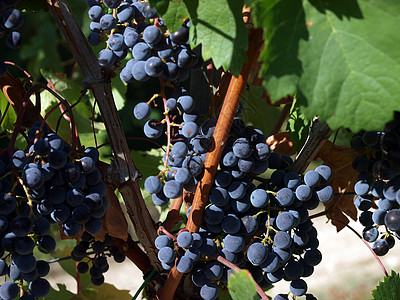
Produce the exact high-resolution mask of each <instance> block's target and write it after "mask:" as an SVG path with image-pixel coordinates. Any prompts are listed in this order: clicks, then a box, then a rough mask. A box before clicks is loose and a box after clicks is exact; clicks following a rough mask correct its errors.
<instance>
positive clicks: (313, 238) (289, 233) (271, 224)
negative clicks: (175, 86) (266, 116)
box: [134, 89, 334, 300]
mask: <svg viewBox="0 0 400 300" xmlns="http://www.w3.org/2000/svg"><path fill="white" fill-rule="evenodd" d="M165 108H166V110H165V114H167V115H168V116H169V117H170V118H171V119H172V120H174V121H173V122H174V124H179V125H178V128H176V127H173V129H175V130H172V133H171V140H172V145H171V148H170V149H169V152H168V156H167V154H166V155H165V157H164V161H165V160H167V163H166V166H167V170H164V172H161V173H160V174H159V175H157V176H150V177H148V178H147V179H146V180H145V183H144V187H145V189H146V191H148V192H149V193H151V194H152V199H153V202H154V203H155V204H156V205H166V204H168V202H169V199H170V198H177V197H179V196H180V195H181V194H182V192H183V190H184V189H185V190H188V191H192V192H193V191H195V188H196V185H197V183H198V181H199V180H200V178H201V176H202V172H203V165H204V161H205V158H206V155H207V152H209V151H211V150H212V148H211V147H212V145H213V143H212V136H213V133H214V130H215V126H216V120H215V119H212V118H208V119H205V120H202V119H201V118H200V116H199V115H198V114H197V113H196V111H195V103H194V100H193V98H192V97H191V96H190V95H189V94H188V93H187V92H186V91H185V90H182V89H181V90H178V92H175V93H173V95H172V96H171V97H170V98H168V99H166V102H165ZM150 114H151V107H150V105H149V103H145V102H140V103H138V104H137V105H136V106H135V108H134V115H135V117H136V118H137V119H139V120H147V119H148V118H149V117H150ZM181 120H182V122H179V121H181ZM164 132H165V122H164V121H158V120H147V121H146V123H145V125H144V133H145V135H146V136H147V137H148V138H150V139H155V138H158V137H160V136H161V135H162V134H163V133H164ZM265 141H266V137H265V135H264V134H263V133H262V131H260V130H258V129H254V128H251V127H247V126H245V124H244V122H243V121H242V120H241V119H240V118H239V117H235V118H234V120H233V126H232V129H231V132H230V135H229V138H228V141H227V142H226V146H225V148H224V152H223V155H222V158H221V161H220V164H219V167H218V171H217V173H216V176H215V180H214V184H213V187H212V188H211V191H210V195H209V199H208V203H207V206H206V208H205V210H204V218H203V224H202V225H201V227H200V229H199V232H198V233H190V232H188V231H186V230H182V231H181V232H179V233H178V235H177V237H176V238H175V237H174V236H169V235H160V236H159V237H157V239H156V240H155V245H156V247H157V248H158V249H159V252H158V258H159V260H160V262H161V264H162V266H163V267H164V269H165V270H170V269H172V268H173V267H174V266H176V268H177V270H178V271H179V272H181V273H188V274H190V276H191V279H192V281H193V283H194V285H196V286H197V287H199V288H200V295H201V297H202V298H203V299H206V300H208V299H216V297H217V295H218V288H219V287H221V286H224V285H226V283H227V281H228V279H229V278H228V277H229V276H228V274H229V272H230V269H229V268H227V267H226V266H224V265H223V264H221V263H220V262H219V261H216V260H215V257H216V256H222V257H224V258H225V259H227V260H228V261H230V262H231V263H233V264H236V265H238V266H240V267H242V268H245V269H248V270H250V272H251V273H252V274H253V277H254V279H255V280H256V282H257V283H259V284H260V286H261V287H263V288H268V287H270V286H271V285H272V284H273V283H274V282H277V281H279V280H281V279H285V280H288V281H290V282H291V284H290V290H291V293H292V294H293V295H295V296H301V295H305V294H306V292H307V284H306V282H305V281H304V280H303V279H302V277H308V276H310V275H311V274H312V273H313V270H314V266H316V265H317V264H319V263H320V261H321V259H322V255H321V252H320V251H319V250H318V239H317V231H316V229H315V227H314V226H313V223H312V221H311V220H310V219H309V213H308V211H309V210H312V209H315V208H316V207H317V206H318V205H319V203H320V202H323V203H327V202H329V201H331V199H332V198H333V196H334V192H333V189H332V187H331V186H329V185H328V182H329V181H330V179H331V178H332V171H331V169H330V168H329V167H328V166H325V165H321V166H318V167H317V168H316V169H315V170H310V171H308V172H307V173H305V174H304V177H302V176H300V175H299V174H297V173H295V172H292V171H291V166H292V163H293V161H292V159H291V158H290V157H289V156H287V155H281V154H279V153H276V152H271V151H270V149H269V147H268V145H267V144H266V142H265ZM268 169H270V170H271V171H270V173H271V175H270V176H269V178H268V177H266V176H265V175H266V172H267V170H268ZM187 214H188V215H187V216H189V214H190V208H189V210H188V213H187Z"/></svg>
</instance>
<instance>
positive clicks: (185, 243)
mask: <svg viewBox="0 0 400 300" xmlns="http://www.w3.org/2000/svg"><path fill="white" fill-rule="evenodd" d="M176 241H177V243H178V245H179V246H180V247H182V248H189V247H191V246H192V244H193V236H192V234H191V233H190V232H188V231H182V232H181V233H180V234H179V235H178V237H177V239H176Z"/></svg>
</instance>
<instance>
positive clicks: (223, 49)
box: [184, 0, 248, 76]
mask: <svg viewBox="0 0 400 300" xmlns="http://www.w3.org/2000/svg"><path fill="white" fill-rule="evenodd" d="M184 3H185V4H186V7H187V9H188V11H189V14H190V20H191V26H190V36H189V38H190V45H191V47H192V48H194V47H196V46H198V45H200V44H201V45H202V48H201V49H202V56H203V58H204V60H208V59H212V60H213V63H214V65H215V67H216V68H217V69H218V68H220V67H222V68H223V69H224V70H229V71H230V72H231V73H232V74H233V75H235V76H238V75H239V73H240V71H241V69H242V65H243V63H244V62H245V60H246V50H247V46H248V43H247V30H246V26H245V24H244V22H243V18H242V7H243V1H237V0H220V1H218V4H216V3H215V1H213V0H204V1H198V0H194V1H193V0H192V1H188V0H185V1H184Z"/></svg>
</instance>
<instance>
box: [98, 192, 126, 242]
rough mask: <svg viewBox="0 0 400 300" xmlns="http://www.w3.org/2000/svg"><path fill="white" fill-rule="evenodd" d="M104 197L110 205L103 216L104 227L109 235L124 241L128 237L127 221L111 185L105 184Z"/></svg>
mask: <svg viewBox="0 0 400 300" xmlns="http://www.w3.org/2000/svg"><path fill="white" fill-rule="evenodd" d="M106 197H107V199H108V201H109V202H110V205H109V207H108V209H107V212H106V215H105V216H104V217H103V224H104V228H105V229H106V231H107V233H108V235H109V236H112V237H116V238H119V239H122V240H124V241H126V240H127V239H128V222H127V221H126V218H125V215H124V212H123V211H122V208H121V205H120V204H119V200H118V197H117V196H116V195H115V193H114V190H113V188H112V186H111V185H107V194H106Z"/></svg>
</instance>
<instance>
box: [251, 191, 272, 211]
mask: <svg viewBox="0 0 400 300" xmlns="http://www.w3.org/2000/svg"><path fill="white" fill-rule="evenodd" d="M250 202H251V204H252V205H253V206H254V207H256V208H264V207H266V206H267V204H268V202H269V197H268V193H267V192H266V191H265V190H262V189H255V190H254V191H253V192H252V193H251V195H250Z"/></svg>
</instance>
